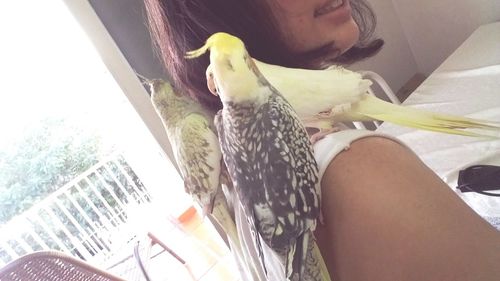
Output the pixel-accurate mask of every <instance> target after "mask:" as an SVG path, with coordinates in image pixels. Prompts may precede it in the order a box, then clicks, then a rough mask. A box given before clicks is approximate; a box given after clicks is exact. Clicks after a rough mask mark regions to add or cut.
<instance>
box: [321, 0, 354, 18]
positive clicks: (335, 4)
mask: <svg viewBox="0 0 500 281" xmlns="http://www.w3.org/2000/svg"><path fill="white" fill-rule="evenodd" d="M345 2H346V1H344V0H331V1H328V2H327V3H326V4H324V5H323V6H321V7H320V8H318V9H317V10H316V11H314V16H315V17H320V16H322V15H325V14H328V13H331V12H333V11H335V10H337V9H339V8H341V7H343V6H344V4H345Z"/></svg>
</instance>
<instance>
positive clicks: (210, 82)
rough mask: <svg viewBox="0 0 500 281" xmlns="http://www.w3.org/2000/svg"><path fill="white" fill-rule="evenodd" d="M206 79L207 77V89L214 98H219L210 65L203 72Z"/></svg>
mask: <svg viewBox="0 0 500 281" xmlns="http://www.w3.org/2000/svg"><path fill="white" fill-rule="evenodd" d="M205 74H206V77H207V88H208V90H209V91H210V93H212V95H214V96H219V93H217V85H216V84H215V80H214V79H215V77H214V73H213V72H212V65H211V64H210V65H209V66H208V67H207V71H206V72H205Z"/></svg>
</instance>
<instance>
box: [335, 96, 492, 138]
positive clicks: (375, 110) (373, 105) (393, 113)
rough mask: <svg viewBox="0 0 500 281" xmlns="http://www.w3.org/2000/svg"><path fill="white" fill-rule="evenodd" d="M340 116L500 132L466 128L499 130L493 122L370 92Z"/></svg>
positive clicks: (446, 130) (459, 132)
mask: <svg viewBox="0 0 500 281" xmlns="http://www.w3.org/2000/svg"><path fill="white" fill-rule="evenodd" d="M340 118H342V119H343V120H346V119H350V120H351V121H368V120H379V121H387V122H390V123H394V124H398V125H402V126H406V127H412V128H417V129H422V130H428V131H435V132H442V133H447V134H455V135H463V136H472V137H488V138H498V137H499V136H495V135H490V134H483V133H475V132H471V131H466V130H467V129H480V130H490V131H495V132H499V133H500V126H499V125H498V123H495V122H491V121H486V120H478V119H473V118H467V117H460V116H455V115H451V114H439V113H433V112H430V111H424V110H419V109H416V108H412V107H406V106H401V105H396V104H392V103H389V102H385V101H383V100H381V99H378V98H377V97H374V96H372V95H369V94H366V95H365V96H364V97H363V99H362V100H360V101H359V102H358V103H356V104H354V105H352V108H351V110H350V111H349V112H348V113H346V114H343V116H340Z"/></svg>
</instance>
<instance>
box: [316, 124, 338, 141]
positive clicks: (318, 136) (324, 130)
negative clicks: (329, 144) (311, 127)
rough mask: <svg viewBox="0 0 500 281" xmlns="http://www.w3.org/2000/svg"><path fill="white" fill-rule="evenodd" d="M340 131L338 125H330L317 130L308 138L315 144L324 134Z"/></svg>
mask: <svg viewBox="0 0 500 281" xmlns="http://www.w3.org/2000/svg"><path fill="white" fill-rule="evenodd" d="M338 131H340V128H339V127H332V128H329V129H320V130H319V132H317V133H315V134H314V135H312V136H311V138H310V140H311V143H312V144H315V143H316V142H318V141H319V140H321V139H323V138H324V137H325V136H327V135H329V134H331V133H335V132H338Z"/></svg>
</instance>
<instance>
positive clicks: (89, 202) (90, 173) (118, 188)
mask: <svg viewBox="0 0 500 281" xmlns="http://www.w3.org/2000/svg"><path fill="white" fill-rule="evenodd" d="M150 201H151V197H150V194H149V193H148V191H147V190H146V188H145V186H144V185H143V184H142V182H141V180H140V179H139V177H138V176H137V174H136V173H135V172H134V171H133V169H132V167H131V166H130V165H129V164H128V163H127V161H126V160H125V158H124V157H123V156H121V155H113V156H111V157H109V158H108V159H105V160H103V161H101V162H99V163H98V164H96V165H94V166H93V167H91V168H90V169H88V170H87V171H85V172H84V173H83V174H81V175H80V176H78V177H77V178H75V179H73V180H72V181H71V182H69V183H68V184H66V185H64V186H63V187H61V188H59V189H58V190H57V191H56V192H54V193H53V194H51V195H50V196H48V197H47V198H45V199H44V200H42V201H41V202H39V203H37V204H36V205H34V206H33V207H31V208H30V209H29V210H28V211H26V212H24V213H22V214H20V215H18V216H16V217H14V218H13V219H11V220H10V221H9V222H7V223H6V224H4V225H2V226H1V228H0V266H2V265H3V264H6V263H8V262H10V261H12V260H14V259H16V258H18V257H19V256H22V255H24V254H27V253H30V252H33V251H37V250H49V249H55V250H59V251H63V252H66V253H69V254H71V255H73V256H76V257H79V258H81V259H84V260H91V261H92V262H103V261H106V260H107V259H108V258H110V256H112V255H113V253H114V251H115V250H116V249H115V248H116V247H117V245H116V244H117V243H116V239H115V238H116V235H117V232H118V231H119V229H120V227H121V226H122V225H124V224H125V223H126V222H127V218H128V216H129V215H128V213H127V209H128V208H129V207H130V206H137V205H141V204H145V203H149V202H150ZM120 235H121V236H122V237H121V239H120V240H121V241H124V240H125V241H126V240H132V239H133V237H132V235H131V234H128V233H121V234H120ZM129 236H130V237H129Z"/></svg>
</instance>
